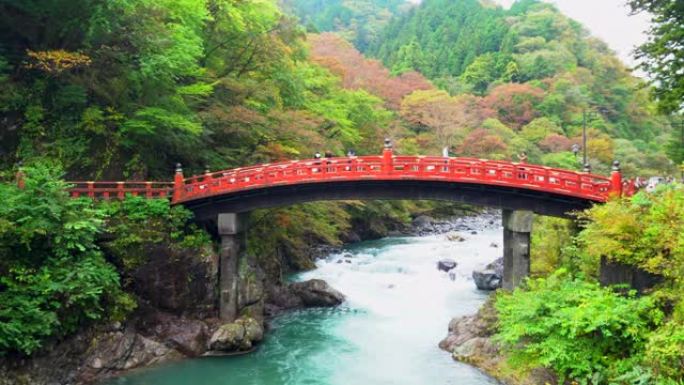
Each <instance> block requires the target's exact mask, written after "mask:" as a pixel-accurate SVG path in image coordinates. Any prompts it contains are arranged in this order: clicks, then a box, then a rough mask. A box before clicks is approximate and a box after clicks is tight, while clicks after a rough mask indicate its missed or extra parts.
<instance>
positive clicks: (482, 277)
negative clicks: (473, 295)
mask: <svg viewBox="0 0 684 385" xmlns="http://www.w3.org/2000/svg"><path fill="white" fill-rule="evenodd" d="M502 278H503V277H501V275H499V274H497V273H496V272H495V271H494V270H475V271H473V280H474V281H475V286H477V288H478V289H480V290H496V289H498V288H500V287H501V281H502Z"/></svg>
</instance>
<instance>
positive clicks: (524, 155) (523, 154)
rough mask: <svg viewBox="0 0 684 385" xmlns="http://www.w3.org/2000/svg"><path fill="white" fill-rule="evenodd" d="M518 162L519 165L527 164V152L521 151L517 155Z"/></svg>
mask: <svg viewBox="0 0 684 385" xmlns="http://www.w3.org/2000/svg"><path fill="white" fill-rule="evenodd" d="M518 161H519V162H520V163H527V152H525V151H523V152H521V153H520V154H518Z"/></svg>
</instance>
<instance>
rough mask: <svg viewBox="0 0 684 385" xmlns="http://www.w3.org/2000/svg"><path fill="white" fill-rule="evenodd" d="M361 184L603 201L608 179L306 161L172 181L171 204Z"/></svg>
mask: <svg viewBox="0 0 684 385" xmlns="http://www.w3.org/2000/svg"><path fill="white" fill-rule="evenodd" d="M364 180H379V181H380V180H382V181H392V180H416V181H444V182H457V183H472V184H486V185H487V184H488V185H496V186H509V187H515V188H521V189H532V190H539V191H548V192H551V193H556V194H560V195H567V196H573V197H579V198H584V199H587V200H591V201H596V202H605V201H606V200H607V199H608V197H609V195H610V193H611V191H613V188H612V181H611V178H607V177H603V176H598V175H593V174H587V173H581V172H575V171H569V170H562V169H554V168H550V167H545V166H537V165H531V164H526V163H512V162H503V161H491V160H484V159H476V158H444V157H429V156H392V157H391V162H388V161H387V157H386V155H384V156H359V157H340V158H323V159H307V160H299V161H287V162H280V163H273V164H264V165H258V166H252V167H244V168H237V169H232V170H224V171H217V172H211V173H206V174H204V175H199V176H193V177H190V178H187V179H184V180H183V183H182V184H181V183H180V182H179V181H177V182H176V186H175V189H176V191H175V192H174V198H175V199H174V203H183V202H187V201H191V200H195V199H202V198H206V197H209V196H214V195H221V194H227V193H232V192H237V191H243V190H249V189H256V188H264V187H269V186H279V185H291V184H307V183H319V182H328V181H329V182H340V181H350V182H353V181H364Z"/></svg>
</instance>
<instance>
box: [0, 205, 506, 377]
mask: <svg viewBox="0 0 684 385" xmlns="http://www.w3.org/2000/svg"><path fill="white" fill-rule="evenodd" d="M499 221H500V219H499V217H498V213H496V212H486V213H484V214H481V215H479V216H478V217H477V218H468V219H465V218H463V217H454V218H448V219H435V218H432V217H428V216H419V217H417V218H415V219H414V220H413V222H412V223H411V225H410V226H407V227H405V228H403V229H401V230H393V231H391V232H388V233H386V234H384V235H395V236H396V235H402V236H412V235H421V236H422V235H430V234H448V236H449V237H450V238H449V239H451V240H452V241H465V239H466V237H467V236H468V234H470V233H473V232H477V231H478V230H479V229H481V228H484V227H487V226H497V225H498V224H499ZM459 234H460V235H459ZM363 235H364V239H365V238H366V236H367V235H369V234H367V233H363ZM376 235H377V234H376ZM356 236H358V234H356V235H354V234H352V235H350V237H348V238H350V239H351V238H355V237H356ZM452 238H453V239H452ZM149 250H150V254H149V260H148V261H147V262H146V263H144V264H143V265H141V266H139V267H137V268H136V269H135V271H133V272H132V274H131V276H130V277H129V279H130V280H131V282H132V283H131V288H133V290H134V292H135V295H136V297H137V298H138V308H137V309H136V311H135V312H134V313H133V314H131V315H130V316H129V317H128V318H127V319H126V321H124V322H111V323H109V324H100V325H98V326H92V327H89V328H86V329H85V330H82V331H81V332H79V333H77V334H76V335H73V336H70V337H67V338H65V339H63V340H60V341H52V342H51V343H50V344H48V345H46V346H44V348H43V351H42V353H40V352H39V353H37V354H35V355H34V356H32V357H31V358H23V357H5V358H3V359H2V360H0V385H9V384H64V385H67V384H90V383H96V382H99V381H101V380H103V379H106V378H108V377H112V376H118V375H121V374H123V373H126V372H128V371H130V370H133V369H137V368H143V367H147V366H150V365H156V364H159V363H162V362H167V361H172V360H179V359H185V358H191V357H198V356H202V355H206V354H214V353H216V352H221V353H225V352H248V351H251V350H252V349H253V348H254V347H255V345H256V344H258V343H259V341H260V340H261V339H262V338H263V336H264V334H265V332H267V329H268V320H269V319H270V318H271V317H274V316H277V315H278V314H281V313H282V312H284V311H289V310H292V309H297V308H303V307H318V306H335V305H337V304H339V303H341V302H342V301H343V300H344V296H343V295H342V294H341V293H339V292H337V291H336V290H334V289H333V288H331V287H329V286H328V285H327V284H326V283H325V282H324V281H320V280H311V281H307V282H298V283H292V284H286V283H283V282H282V280H281V279H280V276H281V274H282V272H281V271H278V272H275V273H274V272H271V271H268V269H267V267H264V268H262V265H263V261H258V260H257V258H254V257H251V256H245V257H244V259H243V260H242V261H241V262H240V271H239V284H238V293H239V298H238V302H239V304H238V307H239V314H240V315H241V316H240V318H238V319H237V320H236V321H235V322H232V323H228V324H225V323H222V322H221V321H220V320H219V319H218V312H217V303H218V302H217V301H218V297H217V293H218V292H217V288H216V282H217V276H218V256H217V255H216V251H215V250H208V249H206V250H195V251H192V252H191V251H187V250H186V251H185V252H182V251H179V250H175V249H173V248H170V247H167V246H165V245H150V247H149ZM335 250H336V249H333V248H330V247H324V246H322V247H319V248H317V249H316V250H315V251H312V252H311V253H310V254H309V255H308V256H307V258H312V259H315V258H316V257H319V256H322V255H326V254H330V253H331V252H333V251H335Z"/></svg>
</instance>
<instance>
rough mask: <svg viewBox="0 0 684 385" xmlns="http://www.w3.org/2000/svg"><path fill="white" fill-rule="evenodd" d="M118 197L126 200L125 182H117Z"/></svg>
mask: <svg viewBox="0 0 684 385" xmlns="http://www.w3.org/2000/svg"><path fill="white" fill-rule="evenodd" d="M116 198H117V199H120V200H124V199H125V198H126V192H125V191H124V182H116Z"/></svg>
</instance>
